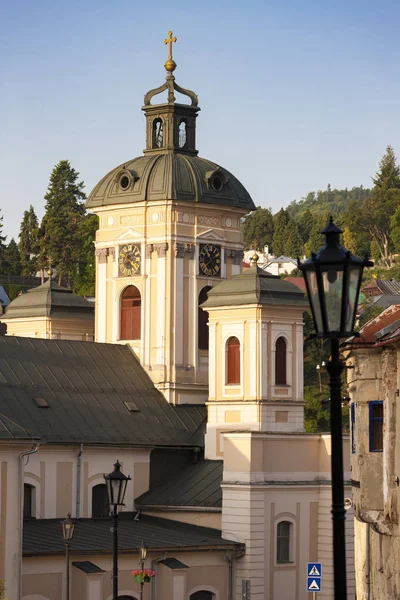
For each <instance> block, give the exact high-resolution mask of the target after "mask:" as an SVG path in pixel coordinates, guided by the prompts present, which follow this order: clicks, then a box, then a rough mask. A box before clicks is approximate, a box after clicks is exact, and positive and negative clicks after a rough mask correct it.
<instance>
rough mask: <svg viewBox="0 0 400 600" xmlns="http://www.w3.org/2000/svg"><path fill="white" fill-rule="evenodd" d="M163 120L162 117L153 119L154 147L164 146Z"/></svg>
mask: <svg viewBox="0 0 400 600" xmlns="http://www.w3.org/2000/svg"><path fill="white" fill-rule="evenodd" d="M163 141H164V140H163V122H162V119H154V121H153V148H162V147H163Z"/></svg>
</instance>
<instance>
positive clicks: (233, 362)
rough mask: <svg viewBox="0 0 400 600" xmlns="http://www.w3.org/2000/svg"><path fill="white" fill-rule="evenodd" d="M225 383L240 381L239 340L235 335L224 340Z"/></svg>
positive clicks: (237, 382)
mask: <svg viewBox="0 0 400 600" xmlns="http://www.w3.org/2000/svg"><path fill="white" fill-rule="evenodd" d="M226 383H236V384H239V383H240V342H239V340H238V339H237V337H231V338H229V340H228V341H227V342H226Z"/></svg>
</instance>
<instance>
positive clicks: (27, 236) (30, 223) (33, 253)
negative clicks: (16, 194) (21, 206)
mask: <svg viewBox="0 0 400 600" xmlns="http://www.w3.org/2000/svg"><path fill="white" fill-rule="evenodd" d="M18 247H19V252H20V255H21V266H22V275H35V273H36V271H37V270H38V254H39V221H38V218H37V216H36V214H35V210H34V208H33V206H32V204H31V205H30V207H29V210H26V211H25V212H24V216H23V218H22V222H21V227H20V230H19V244H18Z"/></svg>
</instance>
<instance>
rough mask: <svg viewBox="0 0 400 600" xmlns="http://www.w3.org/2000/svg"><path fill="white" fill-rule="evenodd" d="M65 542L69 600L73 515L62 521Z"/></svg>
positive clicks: (73, 528) (68, 515)
mask: <svg viewBox="0 0 400 600" xmlns="http://www.w3.org/2000/svg"><path fill="white" fill-rule="evenodd" d="M61 527H62V534H63V540H64V542H65V561H66V588H67V589H66V599H67V600H69V545H70V543H71V540H72V538H73V536H74V531H75V522H74V521H73V520H72V519H71V513H68V514H67V518H66V519H64V521H61Z"/></svg>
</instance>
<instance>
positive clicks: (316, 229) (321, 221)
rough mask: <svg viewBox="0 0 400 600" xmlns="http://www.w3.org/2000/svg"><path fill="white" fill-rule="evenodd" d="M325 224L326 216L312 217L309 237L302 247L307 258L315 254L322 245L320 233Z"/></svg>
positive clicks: (322, 238)
mask: <svg viewBox="0 0 400 600" xmlns="http://www.w3.org/2000/svg"><path fill="white" fill-rule="evenodd" d="M326 223H327V218H326V216H325V215H324V216H321V215H319V216H318V217H314V222H313V226H312V228H311V232H310V237H309V238H308V241H307V243H306V244H305V246H304V253H305V255H306V256H307V257H308V256H310V255H311V254H312V253H313V252H317V250H319V249H320V248H321V246H323V245H324V243H325V240H324V237H323V235H322V234H321V231H322V230H323V229H324V227H325V226H326Z"/></svg>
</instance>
